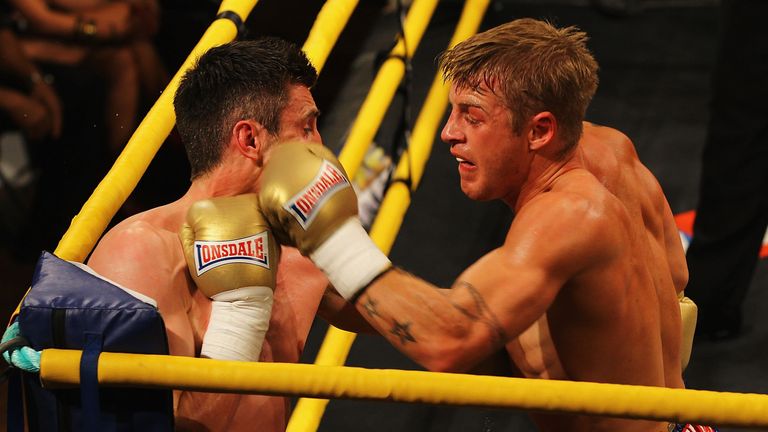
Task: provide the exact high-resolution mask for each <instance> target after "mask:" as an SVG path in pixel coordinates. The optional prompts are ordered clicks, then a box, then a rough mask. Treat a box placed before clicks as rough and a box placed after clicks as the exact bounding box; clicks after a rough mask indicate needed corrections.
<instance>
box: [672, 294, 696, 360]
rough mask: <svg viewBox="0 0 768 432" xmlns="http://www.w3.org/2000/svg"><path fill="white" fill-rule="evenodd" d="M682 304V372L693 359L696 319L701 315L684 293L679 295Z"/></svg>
mask: <svg viewBox="0 0 768 432" xmlns="http://www.w3.org/2000/svg"><path fill="white" fill-rule="evenodd" d="M677 299H678V301H679V302H680V318H681V320H682V324H683V325H682V327H683V335H682V338H681V339H680V361H681V363H682V364H681V365H682V370H685V368H686V367H687V366H688V361H690V359H691V350H692V349H693V334H694V332H695V331H696V318H697V317H698V315H699V308H698V307H697V306H696V303H694V302H693V300H691V299H689V298H688V297H686V296H685V292H684V291H680V292H679V293H678V294H677Z"/></svg>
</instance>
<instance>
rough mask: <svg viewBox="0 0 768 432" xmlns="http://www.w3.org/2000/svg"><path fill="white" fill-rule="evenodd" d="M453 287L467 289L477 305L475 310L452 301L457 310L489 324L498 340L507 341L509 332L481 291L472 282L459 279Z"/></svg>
mask: <svg viewBox="0 0 768 432" xmlns="http://www.w3.org/2000/svg"><path fill="white" fill-rule="evenodd" d="M453 289H466V290H467V291H468V292H469V294H470V296H472V299H473V300H474V306H475V310H469V309H467V308H465V307H463V306H461V305H459V304H457V303H454V302H451V304H452V305H453V307H454V308H456V310H458V311H459V312H461V313H462V314H463V315H464V316H466V317H468V318H470V319H473V320H476V321H480V322H482V323H483V324H485V325H487V326H488V327H489V328H490V329H491V332H492V333H493V334H494V336H496V339H497V341H498V342H500V343H505V342H506V341H507V340H508V339H509V338H508V337H507V332H505V331H504V328H503V327H502V326H501V323H500V322H499V319H498V318H496V315H494V314H493V312H492V311H491V309H490V308H489V307H488V305H487V304H486V303H485V300H484V299H483V296H481V295H480V292H479V291H478V290H477V288H475V287H474V286H472V284H471V283H469V282H466V281H458V282H456V285H455V286H454V288H453Z"/></svg>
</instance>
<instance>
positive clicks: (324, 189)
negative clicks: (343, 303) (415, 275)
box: [259, 142, 392, 299]
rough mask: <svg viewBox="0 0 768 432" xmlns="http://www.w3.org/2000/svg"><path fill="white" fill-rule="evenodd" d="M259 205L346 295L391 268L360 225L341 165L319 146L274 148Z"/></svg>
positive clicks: (284, 239) (282, 235) (278, 232)
mask: <svg viewBox="0 0 768 432" xmlns="http://www.w3.org/2000/svg"><path fill="white" fill-rule="evenodd" d="M259 203H260V204H261V208H262V211H263V212H264V217H265V218H266V219H267V220H268V221H269V224H270V226H272V229H273V230H274V233H275V236H276V237H277V238H278V240H279V241H280V242H281V243H283V244H287V245H290V246H294V247H296V248H298V249H299V251H300V252H301V253H302V254H303V255H304V256H308V257H309V258H310V259H311V260H312V261H313V262H314V263H315V265H316V266H317V267H318V268H320V269H321V270H323V272H325V274H326V275H327V276H328V279H329V280H330V282H331V284H333V286H334V287H335V288H336V290H337V291H338V292H339V294H341V295H342V296H343V297H344V298H346V299H350V298H353V297H355V295H356V294H357V293H358V292H359V291H360V290H361V289H363V288H364V287H366V286H367V285H368V284H369V283H370V282H371V281H372V280H373V279H374V278H375V277H376V276H378V275H379V274H381V273H382V272H383V271H385V270H387V269H389V268H390V267H391V266H392V264H391V263H390V261H389V259H388V258H387V257H386V255H384V254H383V253H382V252H381V251H380V250H379V249H378V248H377V247H376V245H375V244H374V243H373V241H371V238H370V237H368V233H367V232H365V229H363V227H362V225H361V224H360V219H359V218H358V217H357V197H356V196H355V191H354V190H353V189H352V186H351V185H350V182H349V179H348V178H347V175H346V173H345V172H344V168H343V167H342V166H341V164H340V163H339V161H338V160H336V157H335V156H334V155H333V153H332V152H331V151H330V150H329V149H327V148H326V147H324V146H323V145H322V144H314V143H308V142H288V143H281V144H278V145H276V146H275V147H273V148H272V149H271V150H270V154H269V157H268V159H267V163H266V165H265V167H264V171H263V173H262V177H261V191H260V192H259Z"/></svg>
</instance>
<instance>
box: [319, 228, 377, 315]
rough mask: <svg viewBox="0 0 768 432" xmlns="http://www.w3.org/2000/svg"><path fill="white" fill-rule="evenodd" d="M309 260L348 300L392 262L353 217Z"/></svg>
mask: <svg viewBox="0 0 768 432" xmlns="http://www.w3.org/2000/svg"><path fill="white" fill-rule="evenodd" d="M310 258H311V259H312V262H314V263H315V265H317V266H318V267H319V268H320V269H321V270H322V271H323V272H325V274H326V276H328V280H329V281H330V282H331V284H332V285H333V286H334V288H336V291H338V293H339V294H341V296H342V297H344V298H345V299H347V300H349V299H351V298H353V297H355V295H356V294H357V292H358V291H360V290H361V289H363V288H365V287H366V286H368V284H369V283H371V281H372V280H373V279H374V278H375V277H376V276H378V275H380V274H381V272H383V271H384V270H386V269H388V268H389V267H392V262H391V261H390V260H389V258H387V256H386V255H384V253H383V252H381V251H380V250H379V248H378V247H377V246H376V245H375V244H374V243H373V241H372V240H371V238H370V237H369V236H368V233H367V232H365V229H364V228H363V226H362V225H360V220H359V219H357V218H356V217H353V218H350V219H349V220H348V221H347V222H345V223H344V225H342V226H341V228H339V229H338V230H336V232H334V233H333V234H332V235H331V236H330V237H329V238H328V240H326V241H325V242H324V243H323V244H322V245H320V247H318V248H317V249H316V250H315V251H314V252H312V253H311V254H310Z"/></svg>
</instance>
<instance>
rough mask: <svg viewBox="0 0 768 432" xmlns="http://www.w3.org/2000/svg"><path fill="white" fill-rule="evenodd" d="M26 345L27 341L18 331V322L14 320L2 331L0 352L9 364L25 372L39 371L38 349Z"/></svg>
mask: <svg viewBox="0 0 768 432" xmlns="http://www.w3.org/2000/svg"><path fill="white" fill-rule="evenodd" d="M28 345H29V342H28V341H27V340H26V339H25V338H24V337H23V336H21V334H20V332H19V323H18V322H14V323H13V324H11V325H10V326H9V327H8V328H7V329H6V330H5V333H3V339H2V342H0V352H1V353H2V354H3V358H4V359H5V361H6V362H7V363H8V364H9V365H11V366H14V367H17V368H19V369H21V370H23V371H25V372H32V373H37V372H40V351H35V350H34V349H32V348H30V347H29V346H28Z"/></svg>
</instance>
